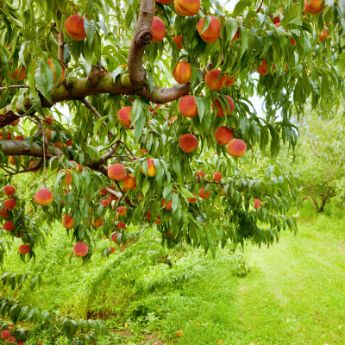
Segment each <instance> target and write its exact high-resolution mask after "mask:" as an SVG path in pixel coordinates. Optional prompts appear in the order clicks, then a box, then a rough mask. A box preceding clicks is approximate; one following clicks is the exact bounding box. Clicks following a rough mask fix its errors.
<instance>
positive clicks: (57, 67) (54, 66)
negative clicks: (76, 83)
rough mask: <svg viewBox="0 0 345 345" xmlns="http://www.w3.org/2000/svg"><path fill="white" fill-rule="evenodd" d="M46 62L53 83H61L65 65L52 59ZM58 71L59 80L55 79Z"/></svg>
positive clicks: (63, 78)
mask: <svg viewBox="0 0 345 345" xmlns="http://www.w3.org/2000/svg"><path fill="white" fill-rule="evenodd" d="M47 63H48V66H49V68H50V70H51V72H52V73H53V82H54V84H56V83H58V84H61V83H62V82H63V81H64V80H65V76H66V70H65V67H64V66H63V65H62V64H61V62H59V61H55V60H53V59H48V60H47ZM58 71H59V72H60V73H61V74H60V78H59V80H58V79H57V75H58ZM47 137H48V136H47ZM48 139H49V138H48Z"/></svg>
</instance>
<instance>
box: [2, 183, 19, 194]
mask: <svg viewBox="0 0 345 345" xmlns="http://www.w3.org/2000/svg"><path fill="white" fill-rule="evenodd" d="M3 191H4V193H5V195H7V196H12V195H13V194H14V193H15V192H16V187H14V186H12V185H10V184H8V185H6V186H5V187H4V188H3Z"/></svg>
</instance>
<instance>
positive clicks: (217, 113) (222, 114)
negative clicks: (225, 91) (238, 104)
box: [213, 96, 235, 117]
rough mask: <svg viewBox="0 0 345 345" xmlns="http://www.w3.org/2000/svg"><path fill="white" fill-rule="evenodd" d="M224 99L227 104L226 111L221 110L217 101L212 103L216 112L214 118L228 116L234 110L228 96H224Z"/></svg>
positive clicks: (233, 104) (233, 105)
mask: <svg viewBox="0 0 345 345" xmlns="http://www.w3.org/2000/svg"><path fill="white" fill-rule="evenodd" d="M225 98H226V100H227V101H228V104H229V105H228V106H227V107H226V109H223V107H222V104H221V103H220V102H219V101H218V100H217V99H216V100H215V101H214V103H213V104H214V106H215V108H216V110H217V112H216V116H218V117H223V116H224V115H230V114H231V113H232V112H233V111H234V110H235V103H234V100H233V99H232V98H231V97H230V96H225Z"/></svg>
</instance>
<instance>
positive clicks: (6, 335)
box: [0, 329, 11, 340]
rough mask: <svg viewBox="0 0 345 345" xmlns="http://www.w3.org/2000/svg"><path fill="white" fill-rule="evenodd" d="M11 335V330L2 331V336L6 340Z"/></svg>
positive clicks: (0, 336) (0, 335)
mask: <svg viewBox="0 0 345 345" xmlns="http://www.w3.org/2000/svg"><path fill="white" fill-rule="evenodd" d="M10 337H11V332H10V331H9V330H8V329H4V330H3V331H1V334H0V338H1V339H3V340H5V339H8V338H10Z"/></svg>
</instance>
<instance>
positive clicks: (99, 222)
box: [91, 218, 104, 228]
mask: <svg viewBox="0 0 345 345" xmlns="http://www.w3.org/2000/svg"><path fill="white" fill-rule="evenodd" d="M103 224H104V221H103V218H93V219H92V221H91V225H92V226H93V227H94V228H100V227H101V226H102V225H103Z"/></svg>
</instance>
